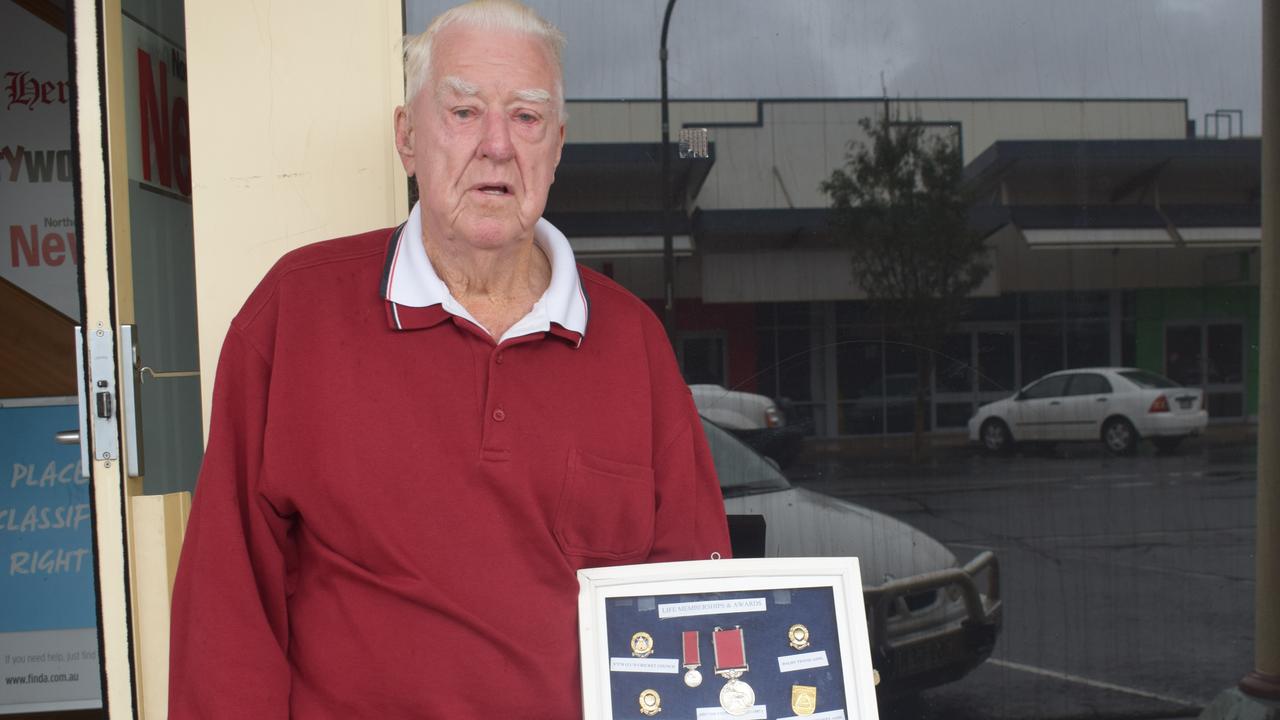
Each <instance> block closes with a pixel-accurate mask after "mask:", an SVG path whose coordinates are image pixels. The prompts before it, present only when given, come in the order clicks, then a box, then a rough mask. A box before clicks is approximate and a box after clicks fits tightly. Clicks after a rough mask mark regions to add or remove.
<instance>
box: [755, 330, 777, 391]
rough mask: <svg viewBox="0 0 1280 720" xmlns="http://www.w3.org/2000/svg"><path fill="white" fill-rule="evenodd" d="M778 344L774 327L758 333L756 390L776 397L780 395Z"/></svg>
mask: <svg viewBox="0 0 1280 720" xmlns="http://www.w3.org/2000/svg"><path fill="white" fill-rule="evenodd" d="M777 349H778V344H777V338H775V337H774V330H773V328H764V329H762V330H760V332H759V333H757V335H756V392H759V393H760V394H762V395H768V396H769V397H774V398H776V397H777V396H778V367H777V365H778V352H777Z"/></svg>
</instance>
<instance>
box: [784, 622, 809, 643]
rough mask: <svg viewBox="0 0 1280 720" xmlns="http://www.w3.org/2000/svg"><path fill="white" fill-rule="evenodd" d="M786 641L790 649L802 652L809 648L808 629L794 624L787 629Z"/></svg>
mask: <svg viewBox="0 0 1280 720" xmlns="http://www.w3.org/2000/svg"><path fill="white" fill-rule="evenodd" d="M787 640H789V641H790V643H791V647H792V648H793V649H795V650H803V649H805V648H807V647H809V628H807V627H805V626H803V625H801V624H800V623H796V624H795V625H792V626H791V627H790V628H788V629H787Z"/></svg>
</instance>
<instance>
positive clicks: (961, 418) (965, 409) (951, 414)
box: [938, 402, 973, 428]
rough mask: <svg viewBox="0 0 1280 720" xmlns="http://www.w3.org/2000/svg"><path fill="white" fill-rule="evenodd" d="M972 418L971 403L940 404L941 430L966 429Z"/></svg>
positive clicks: (939, 422) (939, 423)
mask: <svg viewBox="0 0 1280 720" xmlns="http://www.w3.org/2000/svg"><path fill="white" fill-rule="evenodd" d="M972 416H973V403H971V402H940V403H938V427H940V428H962V427H966V426H968V424H969V418H970V417H972Z"/></svg>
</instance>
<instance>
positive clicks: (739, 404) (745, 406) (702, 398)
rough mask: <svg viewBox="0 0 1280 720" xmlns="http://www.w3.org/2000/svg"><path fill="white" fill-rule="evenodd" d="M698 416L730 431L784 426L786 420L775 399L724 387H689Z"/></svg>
mask: <svg viewBox="0 0 1280 720" xmlns="http://www.w3.org/2000/svg"><path fill="white" fill-rule="evenodd" d="M689 392H691V393H693V404H694V405H697V406H698V414H699V415H701V416H703V417H705V418H707V419H708V420H710V421H711V422H713V423H715V424H716V425H719V426H720V427H722V428H725V429H728V430H760V429H762V428H776V427H782V426H783V425H784V424H785V423H786V421H785V419H784V418H783V416H782V411H781V410H779V409H778V406H777V404H775V403H774V402H773V399H772V398H769V397H768V396H766V395H760V394H757V393H749V392H742V391H740V390H729V389H727V388H725V387H723V386H721V385H690V386H689Z"/></svg>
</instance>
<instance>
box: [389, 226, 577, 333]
mask: <svg viewBox="0 0 1280 720" xmlns="http://www.w3.org/2000/svg"><path fill="white" fill-rule="evenodd" d="M533 237H534V242H536V243H537V244H538V247H539V248H541V249H542V251H543V253H545V254H546V256H547V259H548V260H549V261H550V263H551V283H550V284H549V285H548V286H547V289H546V291H545V292H543V294H542V297H541V298H539V299H538V302H536V303H534V305H533V308H532V309H531V310H530V311H529V314H527V315H525V316H524V317H523V318H521V319H520V320H518V321H517V322H516V324H515V325H512V326H511V328H510V329H509V330H507V332H506V333H505V334H503V336H502V337H501V338H499V340H498V342H499V343H502V342H504V341H506V340H510V339H512V338H517V337H523V336H525V335H533V334H535V333H540V332H549V333H551V334H553V335H556V336H557V337H561V338H564V339H566V340H569V341H570V342H572V343H574V345H575V346H577V345H581V344H582V338H583V337H584V336H585V335H586V331H587V317H588V315H589V312H590V303H589V301H588V299H587V294H586V291H585V289H584V288H583V287H582V279H581V277H580V276H579V274H578V265H577V262H576V261H575V260H574V257H573V248H572V247H570V246H569V241H568V240H567V239H566V238H565V236H564V234H563V233H561V232H560V231H559V230H557V229H556V228H555V226H554V225H552V224H551V223H549V222H547V221H546V220H544V219H541V218H539V220H538V223H537V225H535V226H534V229H533ZM421 238H422V208H421V205H420V204H414V206H413V210H412V211H411V212H410V213H409V219H408V220H406V221H405V222H404V224H402V225H401V226H400V227H398V228H396V229H395V230H394V231H393V232H392V233H391V239H390V241H389V242H388V243H387V256H386V261H385V263H384V265H383V270H382V297H383V298H384V299H385V300H386V302H387V321H388V322H389V323H390V324H391V327H393V328H395V329H397V330H416V329H421V328H427V327H432V326H434V325H438V324H440V323H442V322H444V321H445V320H447V319H449V317H457V318H461V319H463V320H466V321H467V322H470V323H472V324H473V325H475V326H477V327H483V326H482V325H480V323H478V322H476V320H475V318H473V317H472V316H471V313H469V312H467V309H466V308H465V307H463V306H462V303H460V302H458V301H457V300H456V299H455V298H454V297H453V295H452V294H450V292H449V288H448V286H446V285H445V284H444V281H443V280H441V279H440V276H439V275H437V274H436V271H435V268H433V267H432V266H431V260H430V259H429V258H428V257H427V249H426V247H425V246H424V245H423V243H422V240H421Z"/></svg>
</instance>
